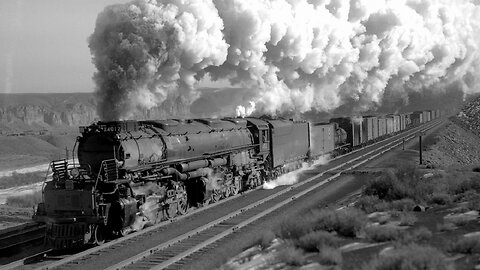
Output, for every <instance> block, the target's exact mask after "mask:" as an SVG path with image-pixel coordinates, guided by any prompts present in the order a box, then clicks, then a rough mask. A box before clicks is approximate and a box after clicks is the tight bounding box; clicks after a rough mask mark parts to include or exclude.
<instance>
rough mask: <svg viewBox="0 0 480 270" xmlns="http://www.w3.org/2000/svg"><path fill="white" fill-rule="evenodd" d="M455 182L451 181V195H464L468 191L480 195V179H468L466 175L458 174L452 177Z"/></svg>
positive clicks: (476, 177)
mask: <svg viewBox="0 0 480 270" xmlns="http://www.w3.org/2000/svg"><path fill="white" fill-rule="evenodd" d="M450 178H451V179H455V181H450V182H449V183H450V186H449V191H450V193H451V194H462V193H465V192H468V191H474V192H475V193H480V177H478V176H475V177H468V176H467V175H465V174H461V173H457V174H454V175H451V176H450Z"/></svg>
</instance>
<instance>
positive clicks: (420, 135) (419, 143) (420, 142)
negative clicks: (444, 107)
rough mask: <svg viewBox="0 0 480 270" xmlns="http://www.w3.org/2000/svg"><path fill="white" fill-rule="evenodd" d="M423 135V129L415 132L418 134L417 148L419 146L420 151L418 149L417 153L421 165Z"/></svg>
mask: <svg viewBox="0 0 480 270" xmlns="http://www.w3.org/2000/svg"><path fill="white" fill-rule="evenodd" d="M425 135H426V133H425V131H419V132H418V133H417V136H418V148H420V149H419V150H420V151H419V154H420V165H422V163H423V159H422V151H423V149H422V136H425Z"/></svg>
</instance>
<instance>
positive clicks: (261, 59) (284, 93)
mask: <svg viewBox="0 0 480 270" xmlns="http://www.w3.org/2000/svg"><path fill="white" fill-rule="evenodd" d="M478 5H479V2H478V1H475V0H190V1H189V0H165V1H155V0H136V1H132V2H130V3H127V4H120V5H113V6H108V7H107V8H105V10H104V11H103V12H102V13H100V14H99V16H98V18H97V22H96V27H95V31H94V33H93V34H92V36H91V37H90V40H89V47H90V49H91V52H92V54H93V62H94V64H95V66H96V68H97V72H96V73H95V75H94V80H95V82H96V85H97V90H96V93H97V97H98V101H99V102H98V104H99V107H98V112H99V115H100V117H101V118H102V119H104V120H115V119H124V118H129V117H131V116H132V115H133V114H134V112H135V111H136V110H137V109H151V108H153V107H158V106H164V107H168V108H170V109H171V111H172V112H173V111H174V110H173V109H172V108H174V107H175V108H179V106H180V105H178V104H182V105H184V106H186V107H187V108H188V106H190V105H191V104H192V102H193V101H195V100H196V99H198V98H199V96H200V95H201V93H200V92H199V91H198V90H197V89H198V85H199V84H201V83H202V82H203V81H210V80H211V81H217V80H220V81H222V82H228V83H229V85H231V86H233V87H236V88H235V89H237V90H236V91H245V93H244V95H243V96H242V95H241V96H242V99H241V100H239V101H238V103H237V104H232V105H233V109H232V111H234V110H235V109H234V108H235V107H236V106H237V105H238V107H237V110H236V111H237V113H238V114H239V115H248V114H251V113H252V112H255V113H268V114H276V113H282V112H286V111H298V112H307V111H311V110H314V111H331V110H333V109H335V108H337V107H339V106H341V105H349V104H351V105H352V107H354V108H355V109H357V110H358V111H364V110H368V109H371V108H375V107H378V106H380V105H381V104H382V102H384V101H389V102H390V101H392V100H402V101H403V102H404V103H405V104H406V103H408V97H409V95H410V94H411V93H423V92H425V93H427V92H428V94H429V95H430V94H431V95H434V94H436V93H441V92H444V91H448V90H447V89H450V88H451V87H452V85H453V86H455V88H458V89H460V91H461V93H472V92H474V91H476V89H480V88H478V87H477V85H478V79H477V74H478V72H479V68H478V67H479V57H478V47H479V40H478V38H479V37H480V33H479V29H480V28H479V26H480V24H479V23H480V12H479V11H480V9H479V6H478ZM252 90H253V91H252ZM252 104H253V105H252ZM176 106H177V107H176ZM173 113H177V112H173ZM177 115H178V114H177Z"/></svg>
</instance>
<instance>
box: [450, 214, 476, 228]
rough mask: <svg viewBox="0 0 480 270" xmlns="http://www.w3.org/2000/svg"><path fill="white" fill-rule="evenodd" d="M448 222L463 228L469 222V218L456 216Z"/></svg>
mask: <svg viewBox="0 0 480 270" xmlns="http://www.w3.org/2000/svg"><path fill="white" fill-rule="evenodd" d="M448 220H449V222H451V223H452V224H453V225H455V226H464V225H466V224H467V223H468V222H469V221H470V220H471V218H469V217H466V216H456V217H451V218H449V219H448Z"/></svg>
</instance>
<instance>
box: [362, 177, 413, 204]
mask: <svg viewBox="0 0 480 270" xmlns="http://www.w3.org/2000/svg"><path fill="white" fill-rule="evenodd" d="M363 193H364V194H365V195H367V196H376V197H378V198H379V199H380V200H388V201H391V200H399V199H403V198H404V197H406V196H407V194H408V190H407V187H406V186H405V185H404V184H402V183H401V182H400V180H399V179H398V178H397V176H396V175H395V173H394V172H392V171H391V170H389V171H387V172H386V173H385V174H383V175H381V176H379V177H377V178H376V179H373V180H370V181H368V183H367V185H366V186H365V189H364V191H363Z"/></svg>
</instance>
